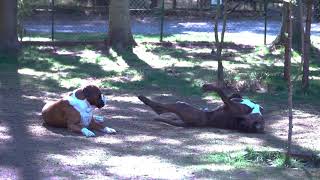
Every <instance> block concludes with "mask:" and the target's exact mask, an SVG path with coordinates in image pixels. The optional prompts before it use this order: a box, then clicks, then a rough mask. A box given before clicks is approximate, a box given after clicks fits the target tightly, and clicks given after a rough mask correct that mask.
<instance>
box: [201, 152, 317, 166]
mask: <svg viewBox="0 0 320 180" xmlns="http://www.w3.org/2000/svg"><path fill="white" fill-rule="evenodd" d="M202 161H204V162H206V163H212V164H224V165H230V166H233V167H236V168H248V167H263V166H270V167H291V168H303V167H306V166H309V167H310V166H314V167H316V164H315V162H306V161H303V160H298V159H295V158H291V159H290V165H289V166H287V165H286V164H285V154H284V153H283V152H279V151H267V150H266V151H256V150H254V149H252V148H246V149H245V150H243V151H235V152H217V153H211V154H209V155H207V156H204V157H203V158H202Z"/></svg>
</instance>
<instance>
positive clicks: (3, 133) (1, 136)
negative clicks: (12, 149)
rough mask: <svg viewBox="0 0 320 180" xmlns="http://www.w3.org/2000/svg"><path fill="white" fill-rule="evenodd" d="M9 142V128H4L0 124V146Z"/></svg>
mask: <svg viewBox="0 0 320 180" xmlns="http://www.w3.org/2000/svg"><path fill="white" fill-rule="evenodd" d="M10 140H12V135H11V132H10V129H9V127H7V126H5V124H4V123H1V124H0V144H2V143H6V142H7V141H10ZM0 149H1V148H0ZM0 172H1V171H0Z"/></svg>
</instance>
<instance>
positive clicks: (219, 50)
mask: <svg viewBox="0 0 320 180" xmlns="http://www.w3.org/2000/svg"><path fill="white" fill-rule="evenodd" d="M227 2H228V1H227V0H225V1H224V10H223V25H222V32H221V40H219V32H218V25H219V18H220V15H221V4H220V0H218V2H217V12H216V17H215V24H214V34H215V41H216V58H217V60H218V85H219V86H222V85H223V84H224V73H223V64H222V50H223V43H224V34H225V31H226V25H227V15H228V13H227ZM212 52H214V50H212Z"/></svg>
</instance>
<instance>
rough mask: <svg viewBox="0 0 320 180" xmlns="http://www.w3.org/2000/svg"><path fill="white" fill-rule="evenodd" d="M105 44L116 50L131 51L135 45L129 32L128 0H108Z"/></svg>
mask: <svg viewBox="0 0 320 180" xmlns="http://www.w3.org/2000/svg"><path fill="white" fill-rule="evenodd" d="M107 45H108V47H112V48H113V49H114V50H115V51H117V52H124V51H132V48H133V46H135V45H136V43H135V41H134V39H133V36H132V33H131V24H130V13H129V1H128V0H111V1H110V5H109V33H108V44H107Z"/></svg>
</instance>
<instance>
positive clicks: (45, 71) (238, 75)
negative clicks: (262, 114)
mask: <svg viewBox="0 0 320 180" xmlns="http://www.w3.org/2000/svg"><path fill="white" fill-rule="evenodd" d="M28 35H29V36H30V37H27V38H26V39H28V38H29V39H33V38H40V39H41V38H46V36H47V37H48V34H40V35H39V34H32V33H29V34H28ZM55 37H56V38H57V39H56V40H58V41H59V40H60V39H64V40H96V39H105V38H106V34H104V33H100V34H99V33H97V34H87V33H76V34H74V33H72V34H69V33H56V36H55ZM164 38H165V40H168V41H173V42H176V43H171V44H169V45H168V44H159V43H155V42H158V40H159V37H158V36H157V35H147V36H143V35H136V36H135V39H136V41H137V42H138V43H140V45H139V46H138V47H137V48H136V49H135V54H122V55H118V54H116V53H111V55H106V54H104V53H103V48H97V47H95V46H75V47H64V48H58V52H54V50H53V49H50V47H29V48H25V49H24V50H23V54H22V58H21V59H20V61H19V63H20V64H19V66H20V72H25V73H29V72H31V71H33V73H34V74H38V75H39V76H40V77H39V78H40V79H41V80H45V81H49V82H50V81H55V82H56V83H55V84H57V85H58V86H62V87H65V88H67V89H70V88H75V87H78V86H79V85H80V84H81V83H83V81H85V80H87V79H90V78H91V79H92V78H93V79H96V80H99V83H100V84H101V85H102V86H105V87H107V88H111V89H114V90H122V89H125V90H127V91H133V92H134V91H141V90H143V89H146V88H147V89H161V90H162V91H165V92H175V93H176V94H180V95H183V96H191V95H196V96H202V92H201V91H200V87H201V84H203V83H204V82H208V81H215V80H216V68H217V63H216V62H215V61H214V60H213V59H212V57H210V52H211V45H210V42H212V41H213V40H211V39H208V37H207V36H206V35H203V36H199V35H189V34H185V35H172V36H165V37H164ZM48 40H49V39H48ZM141 42H151V43H141ZM204 42H206V43H204ZM225 47H226V50H225V52H224V54H225V55H226V56H225V57H224V60H225V61H224V62H223V64H224V67H225V81H226V82H227V83H229V84H232V85H234V84H239V83H242V86H243V87H244V89H245V95H247V96H250V97H251V98H254V99H255V100H257V101H260V102H261V101H265V100H266V99H267V100H268V101H269V102H275V103H277V102H281V103H285V102H286V96H287V90H286V89H287V87H286V82H285V81H284V80H283V79H282V69H283V67H282V66H283V62H282V59H283V58H282V57H283V53H284V50H283V49H279V50H276V51H274V52H269V50H268V48H266V47H264V46H258V47H246V46H243V45H237V44H233V43H226V45H225ZM314 51H316V50H314V49H313V54H312V56H311V65H310V67H311V72H310V75H311V81H310V89H309V91H308V92H307V93H305V92H302V90H301V88H300V86H301V83H300V79H301V72H300V70H299V69H300V64H299V58H300V57H299V55H298V54H297V53H294V54H293V64H292V65H293V66H292V74H293V78H294V81H293V84H294V101H297V102H302V103H303V102H308V103H311V104H319V103H318V101H317V100H316V99H318V98H319V95H318V92H317V89H319V87H320V82H319V78H320V73H318V72H319V67H320V66H319V63H318V61H317V60H316V59H317V58H318V57H317V56H316V55H315V54H316V53H315V52H314ZM41 73H42V74H41ZM71 82H72V83H71ZM257 82H258V83H260V84H262V85H263V86H264V87H266V88H267V89H268V92H267V93H263V94H258V93H256V92H255V91H254V90H252V88H254V87H251V86H254V85H255V84H256V83H257ZM211 95H212V94H209V96H211Z"/></svg>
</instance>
